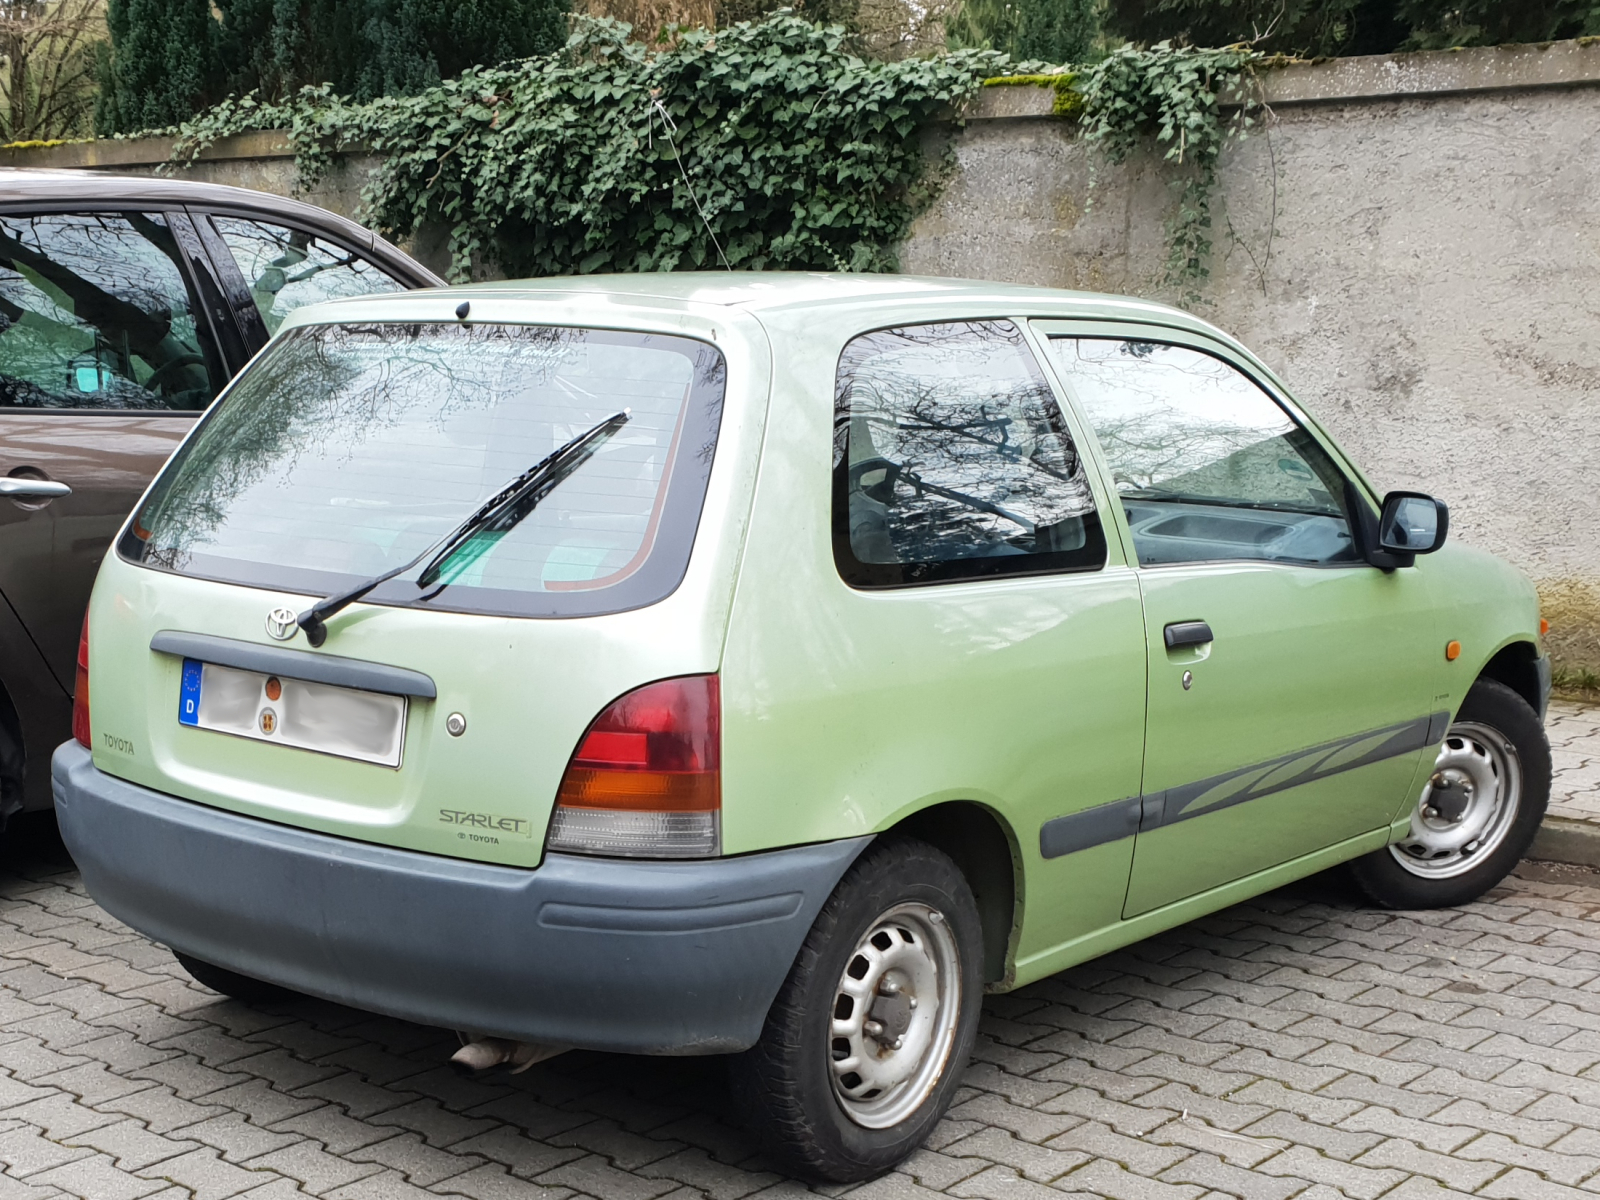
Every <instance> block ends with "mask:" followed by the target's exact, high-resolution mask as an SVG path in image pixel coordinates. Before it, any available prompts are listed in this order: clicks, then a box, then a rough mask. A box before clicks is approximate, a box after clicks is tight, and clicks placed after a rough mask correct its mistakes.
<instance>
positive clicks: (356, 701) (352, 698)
mask: <svg viewBox="0 0 1600 1200" xmlns="http://www.w3.org/2000/svg"><path fill="white" fill-rule="evenodd" d="M178 722H179V724H182V725H192V726H195V727H196V728H199V729H214V730H216V731H217V732H218V733H231V734H235V735H236V736H238V737H247V738H255V739H256V740H257V741H258V742H276V743H278V744H279V745H280V746H293V747H295V748H296V749H299V750H315V751H316V752H317V753H319V754H336V755H338V756H339V757H340V758H356V759H360V760H361V761H362V762H371V763H382V764H383V765H384V766H389V767H398V766H399V765H400V750H401V748H402V747H403V746H404V744H405V737H406V700H405V697H404V696H386V695H384V694H383V693H381V692H364V691H360V690H358V689H356V688H346V687H334V686H333V685H331V684H326V683H310V682H307V681H306V680H304V679H290V678H288V677H286V676H282V675H263V674H261V673H259V672H257V671H240V670H238V669H237V668H234V667H219V666H217V664H216V663H208V662H201V661H200V660H199V659H194V658H186V659H184V660H183V681H182V684H181V685H180V687H179V689H178Z"/></svg>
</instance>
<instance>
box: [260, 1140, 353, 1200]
mask: <svg viewBox="0 0 1600 1200" xmlns="http://www.w3.org/2000/svg"><path fill="white" fill-rule="evenodd" d="M242 1165H243V1166H245V1167H248V1168H249V1169H250V1170H253V1171H260V1170H266V1171H274V1172H276V1173H277V1174H279V1175H284V1176H287V1177H288V1178H290V1179H293V1180H295V1181H296V1182H297V1183H300V1184H303V1185H304V1186H305V1188H306V1189H307V1190H308V1191H311V1192H315V1193H321V1192H325V1191H328V1190H330V1189H332V1188H336V1187H340V1186H341V1185H343V1184H346V1183H354V1182H355V1181H356V1180H357V1179H365V1178H366V1177H367V1176H369V1175H376V1174H377V1173H379V1172H380V1171H382V1170H383V1167H381V1166H379V1165H378V1164H377V1163H356V1162H351V1161H350V1160H349V1159H346V1158H341V1157H340V1156H339V1155H337V1154H330V1153H328V1152H327V1151H326V1150H324V1149H323V1148H322V1147H321V1146H319V1145H317V1143H315V1142H313V1141H310V1140H309V1139H306V1140H302V1141H299V1142H295V1143H293V1144H292V1145H288V1146H283V1147H281V1148H279V1149H277V1150H273V1151H271V1152H270V1153H267V1154H262V1155H259V1156H258V1157H256V1158H252V1159H250V1160H248V1161H247V1162H244V1163H243V1164H242Z"/></svg>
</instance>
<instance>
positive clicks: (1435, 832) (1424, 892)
mask: <svg viewBox="0 0 1600 1200" xmlns="http://www.w3.org/2000/svg"><path fill="white" fill-rule="evenodd" d="M1549 803H1550V743H1549V742H1548V741H1547V740H1546V738H1545V733H1544V726H1543V725H1542V724H1541V723H1540V721H1539V717H1538V714H1537V713H1535V712H1534V711H1533V709H1532V707H1530V706H1529V704H1528V702H1527V701H1526V700H1524V699H1523V698H1522V697H1521V696H1519V695H1517V693H1516V692H1514V691H1512V690H1511V689H1510V688H1508V687H1506V685H1505V684H1503V683H1499V682H1497V681H1495V680H1493V679H1480V680H1478V682H1477V683H1475V684H1473V685H1472V690H1471V691H1469V692H1468V693H1467V698H1466V700H1465V702H1464V703H1463V704H1462V705H1461V711H1460V712H1459V713H1457V714H1456V719H1455V723H1454V724H1452V725H1451V726H1450V729H1449V731H1448V732H1447V733H1446V734H1445V737H1444V744H1443V745H1442V746H1440V748H1439V752H1438V757H1437V758H1436V759H1435V761H1434V764H1433V773H1432V774H1431V775H1430V776H1429V777H1428V781H1427V783H1426V784H1424V785H1423V788H1422V795H1421V796H1420V797H1418V799H1417V803H1416V807H1415V808H1414V809H1413V810H1412V813H1411V828H1410V829H1409V830H1407V831H1406V835H1405V836H1404V837H1403V838H1401V840H1400V841H1398V842H1396V843H1395V844H1394V845H1392V846H1388V847H1386V848H1384V849H1382V850H1378V851H1375V852H1373V853H1372V854H1368V855H1365V856H1363V857H1361V858H1358V859H1356V860H1355V861H1354V862H1353V863H1351V865H1350V866H1351V871H1352V873H1353V874H1354V875H1355V879H1356V883H1357V884H1358V885H1359V886H1360V887H1361V890H1362V891H1364V892H1365V893H1366V894H1367V896H1368V897H1369V898H1371V899H1372V900H1375V901H1377V902H1378V903H1379V904H1382V905H1384V906H1385V907H1386V908H1448V907H1451V906H1453V905H1457V904H1467V903H1470V902H1471V901H1473V900H1476V899H1477V898H1478V897H1479V896H1481V895H1483V894H1484V893H1485V892H1487V891H1488V890H1489V889H1490V888H1492V887H1494V885H1495V884H1497V883H1499V882H1500V881H1501V880H1502V879H1504V878H1505V877H1506V875H1507V874H1508V873H1509V872H1510V871H1511V868H1512V867H1514V866H1516V865H1517V862H1518V860H1519V859H1521V858H1522V856H1523V855H1524V854H1525V853H1527V850H1528V847H1529V846H1530V845H1531V844H1532V843H1533V838H1534V835H1535V834H1536V833H1538V832H1539V823H1540V822H1541V821H1543V820H1544V812H1545V808H1546V807H1547V806H1548V805H1549Z"/></svg>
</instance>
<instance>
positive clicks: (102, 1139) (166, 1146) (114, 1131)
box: [61, 1120, 198, 1171]
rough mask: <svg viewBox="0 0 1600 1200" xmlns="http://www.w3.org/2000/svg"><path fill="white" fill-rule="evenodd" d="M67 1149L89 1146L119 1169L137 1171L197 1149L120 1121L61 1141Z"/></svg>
mask: <svg viewBox="0 0 1600 1200" xmlns="http://www.w3.org/2000/svg"><path fill="white" fill-rule="evenodd" d="M61 1140H62V1142H63V1143H64V1144H65V1145H68V1146H88V1147H90V1148H92V1149H95V1150H100V1151H103V1152H105V1153H106V1154H109V1155H110V1156H111V1157H112V1158H113V1159H114V1160H115V1161H116V1165H117V1167H118V1168H119V1169H121V1170H124V1171H137V1170H138V1169H139V1168H140V1167H148V1166H150V1165H151V1164H152V1163H158V1162H161V1161H162V1160H164V1159H168V1158H176V1157H177V1156H178V1155H180V1154H184V1153H187V1152H188V1151H190V1150H194V1149H197V1148H198V1143H196V1142H190V1141H186V1140H184V1139H182V1138H174V1137H163V1136H162V1135H161V1134H159V1133H151V1132H150V1130H148V1129H146V1128H145V1127H144V1125H142V1124H141V1123H140V1122H138V1121H130V1120H123V1121H117V1122H116V1123H115V1124H112V1125H102V1126H100V1127H99V1128H96V1129H91V1130H88V1131H86V1132H84V1133H80V1134H77V1135H75V1136H73V1137H67V1138H63V1139H61Z"/></svg>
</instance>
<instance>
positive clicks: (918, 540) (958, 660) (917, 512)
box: [747, 320, 1145, 963]
mask: <svg viewBox="0 0 1600 1200" xmlns="http://www.w3.org/2000/svg"><path fill="white" fill-rule="evenodd" d="M837 379H838V382H837V388H836V408H835V445H834V493H833V545H834V565H835V569H836V570H837V572H838V575H839V577H840V578H841V579H842V580H843V582H844V583H845V584H846V585H847V587H848V588H849V589H850V593H849V595H848V598H843V599H841V603H840V605H839V606H838V608H837V609H836V610H835V616H836V618H837V627H838V628H840V629H843V630H848V631H849V635H848V636H849V638H850V644H849V648H848V650H847V651H843V652H842V653H843V654H844V655H845V658H846V660H847V661H848V662H849V677H850V678H851V679H852V680H853V681H854V682H853V684H852V689H853V694H852V695H851V696H850V697H849V698H848V699H842V700H841V703H845V704H847V705H851V706H859V707H852V708H851V709H850V710H849V711H846V712H841V713H840V714H839V717H840V719H841V720H842V721H843V722H844V723H845V725H846V726H847V727H850V728H856V729H860V730H863V731H868V730H870V731H871V733H870V736H871V738H872V739H873V741H872V744H873V745H876V746H880V747H892V748H893V750H892V751H886V752H885V754H886V756H890V757H892V758H893V759H894V761H896V762H902V763H903V767H902V768H897V769H896V771H895V781H894V787H895V789H896V790H901V789H903V792H904V795H905V796H906V798H907V799H908V800H911V799H915V798H919V797H923V796H926V795H928V794H929V793H932V792H939V791H943V792H945V794H947V795H953V796H957V797H960V798H964V799H969V800H971V799H981V800H983V801H984V802H990V803H996V804H999V805H1000V806H1001V807H1002V808H1003V810H1004V811H1005V813H1006V815H1007V817H1008V818H1009V819H1010V820H1011V821H1012V824H1013V828H1014V829H1015V830H1016V831H1017V836H1018V841H1019V843H1020V846H1019V853H1020V854H1021V855H1022V856H1023V859H1024V863H1025V864H1026V866H1025V875H1026V878H1027V879H1028V880H1029V884H1028V889H1029V894H1028V897H1027V906H1028V920H1027V923H1026V925H1025V927H1024V928H1023V931H1022V934H1021V941H1020V943H1019V944H1018V946H1017V948H1016V956H1017V960H1018V962H1019V963H1022V962H1026V961H1027V960H1028V959H1029V958H1031V957H1034V956H1037V955H1048V954H1049V953H1050V952H1051V951H1052V950H1054V949H1056V948H1058V947H1060V946H1061V945H1062V944H1063V943H1066V942H1068V941H1070V940H1072V939H1073V938H1076V937H1080V936H1083V935H1085V934H1087V933H1089V932H1091V931H1093V930H1096V929H1099V928H1102V927H1104V926H1105V925H1107V924H1114V923H1115V922H1116V921H1117V919H1118V918H1119V916H1120V914H1121V908H1122V899H1123V895H1124V892H1125V890H1126V886H1127V877H1128V868H1129V862H1130V860H1131V855H1132V850H1133V834H1134V831H1135V827H1136V825H1137V802H1136V800H1135V799H1134V798H1135V797H1136V796H1137V793H1138V786H1139V767H1140V757H1141V751H1142V746H1143V740H1144V699H1145V697H1144V690H1145V680H1144V674H1145V671H1144V629H1143V622H1142V619H1141V615H1140V605H1139V595H1138V587H1137V582H1136V580H1135V578H1134V574H1133V571H1132V570H1131V569H1130V568H1129V567H1128V565H1127V564H1126V562H1125V560H1124V558H1123V555H1122V550H1121V545H1120V542H1119V541H1118V540H1117V539H1116V538H1115V536H1114V535H1110V536H1108V530H1107V528H1106V526H1105V524H1104V522H1103V517H1102V514H1103V511H1104V505H1105V503H1106V501H1107V499H1108V497H1107V496H1106V495H1105V494H1104V493H1103V492H1100V493H1099V494H1098V498H1097V488H1098V487H1099V484H1098V481H1096V480H1094V479H1092V477H1091V475H1090V473H1089V472H1088V471H1086V469H1085V466H1084V463H1083V461H1082V459H1081V457H1080V454H1079V451H1078V443H1077V434H1076V433H1075V432H1074V430H1073V429H1072V427H1071V424H1070V422H1069V421H1068V420H1067V418H1066V416H1065V412H1064V410H1063V408H1062V406H1060V404H1059V403H1058V397H1057V396H1056V394H1055V393H1054V392H1053V391H1052V389H1051V385H1050V383H1049V381H1048V378H1047V376H1046V375H1045V374H1044V372H1043V371H1042V370H1041V369H1040V366H1039V364H1038V361H1037V359H1036V357H1035V354H1034V350H1033V348H1032V346H1031V345H1030V344H1029V341H1028V339H1027V338H1026V336H1025V333H1024V329H1023V327H1022V326H1021V325H1019V324H1017V323H1015V322H1012V321H1008V320H982V321H976V320H975V321H947V322H942V323H938V324H927V325H909V326H903V327H898V328H893V329H885V330H879V331H876V332H872V333H867V334H864V335H862V336H860V337H857V338H855V339H854V340H852V341H851V342H850V343H848V344H847V345H846V347H845V349H844V352H843V354H842V356H841V358H840V361H839V367H838V377H837ZM747 569H749V568H747ZM780 624H786V623H783V622H780ZM801 669H802V670H804V669H808V668H801ZM912 747H922V748H923V750H922V752H919V753H916V754H913V755H911V756H910V757H906V758H904V759H902V755H903V754H904V753H905V751H906V750H907V749H909V748H912ZM856 757H857V756H853V755H846V756H845V757H844V758H843V759H842V760H841V765H846V766H847V765H848V764H849V763H851V762H852V761H855V759H856ZM874 761H877V760H874ZM826 769H830V770H831V769H832V766H831V764H830V765H829V766H828V767H827V768H826ZM817 786H818V788H820V789H825V790H823V791H819V793H818V794H830V791H831V790H834V789H840V790H843V791H845V792H846V793H853V792H855V791H857V790H860V789H861V788H863V787H864V786H866V787H870V786H872V785H869V784H865V783H864V781H862V780H860V779H857V780H855V781H854V782H847V781H831V782H826V783H824V782H819V783H818V785H817ZM950 789H954V791H953V792H951V791H950ZM1005 933H1006V931H1004V930H1002V931H1000V932H999V938H998V942H997V945H1003V943H1004V940H1005V939H1004V935H1005Z"/></svg>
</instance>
